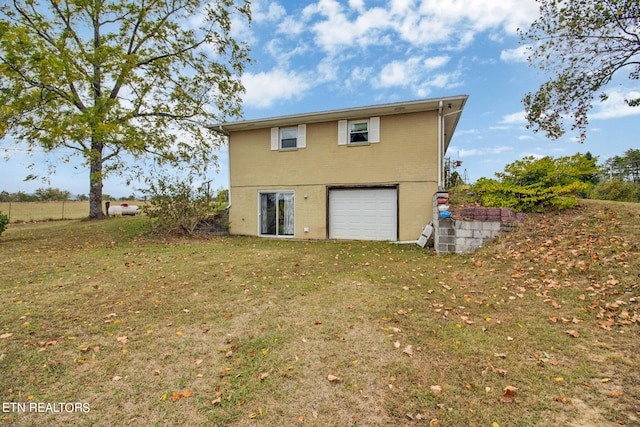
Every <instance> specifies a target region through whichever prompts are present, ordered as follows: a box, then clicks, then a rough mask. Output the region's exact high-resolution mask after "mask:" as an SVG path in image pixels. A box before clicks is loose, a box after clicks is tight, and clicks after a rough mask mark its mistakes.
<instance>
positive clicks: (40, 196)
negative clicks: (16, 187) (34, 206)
mask: <svg viewBox="0 0 640 427" xmlns="http://www.w3.org/2000/svg"><path fill="white" fill-rule="evenodd" d="M103 198H104V200H116V198H114V197H111V196H109V195H108V194H105V195H103ZM135 199H136V196H135V195H131V196H129V197H122V198H120V200H135ZM68 200H89V196H88V195H86V194H77V195H75V196H72V195H71V192H70V191H65V190H60V189H59V188H51V187H48V188H38V189H37V190H36V191H35V192H34V193H33V194H28V193H25V192H23V191H18V192H17V193H9V192H8V191H1V192H0V202H56V201H57V202H62V201H68Z"/></svg>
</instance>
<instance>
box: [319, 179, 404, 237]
mask: <svg viewBox="0 0 640 427" xmlns="http://www.w3.org/2000/svg"><path fill="white" fill-rule="evenodd" d="M329 238H330V239H354V240H397V239H398V189H397V188H396V187H375V188H332V189H330V190H329Z"/></svg>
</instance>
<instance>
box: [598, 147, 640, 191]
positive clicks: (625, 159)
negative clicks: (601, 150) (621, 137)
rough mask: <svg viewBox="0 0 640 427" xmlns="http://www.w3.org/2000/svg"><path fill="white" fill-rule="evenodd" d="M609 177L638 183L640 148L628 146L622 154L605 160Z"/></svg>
mask: <svg viewBox="0 0 640 427" xmlns="http://www.w3.org/2000/svg"><path fill="white" fill-rule="evenodd" d="M605 168H606V171H605V172H607V173H608V174H609V176H610V177H611V178H617V179H619V180H621V181H632V182H637V183H640V149H637V148H635V149H634V148H630V149H628V150H627V151H625V152H624V154H623V155H622V156H613V157H611V158H609V159H607V161H606V162H605Z"/></svg>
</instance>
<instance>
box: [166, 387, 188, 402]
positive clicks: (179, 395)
mask: <svg viewBox="0 0 640 427" xmlns="http://www.w3.org/2000/svg"><path fill="white" fill-rule="evenodd" d="M190 396H191V392H190V391H189V390H185V391H183V392H182V393H176V392H175V391H174V392H173V393H171V401H172V402H175V401H176V400H178V399H181V398H183V397H190Z"/></svg>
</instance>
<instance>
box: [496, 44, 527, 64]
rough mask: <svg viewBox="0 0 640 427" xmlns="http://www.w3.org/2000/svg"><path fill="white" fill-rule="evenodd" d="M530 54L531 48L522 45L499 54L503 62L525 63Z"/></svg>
mask: <svg viewBox="0 0 640 427" xmlns="http://www.w3.org/2000/svg"><path fill="white" fill-rule="evenodd" d="M530 52H531V46H529V45H522V46H519V47H517V48H515V49H505V50H503V51H502V52H500V59H501V60H503V61H504V62H525V63H526V62H527V58H528V57H529V54H530Z"/></svg>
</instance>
